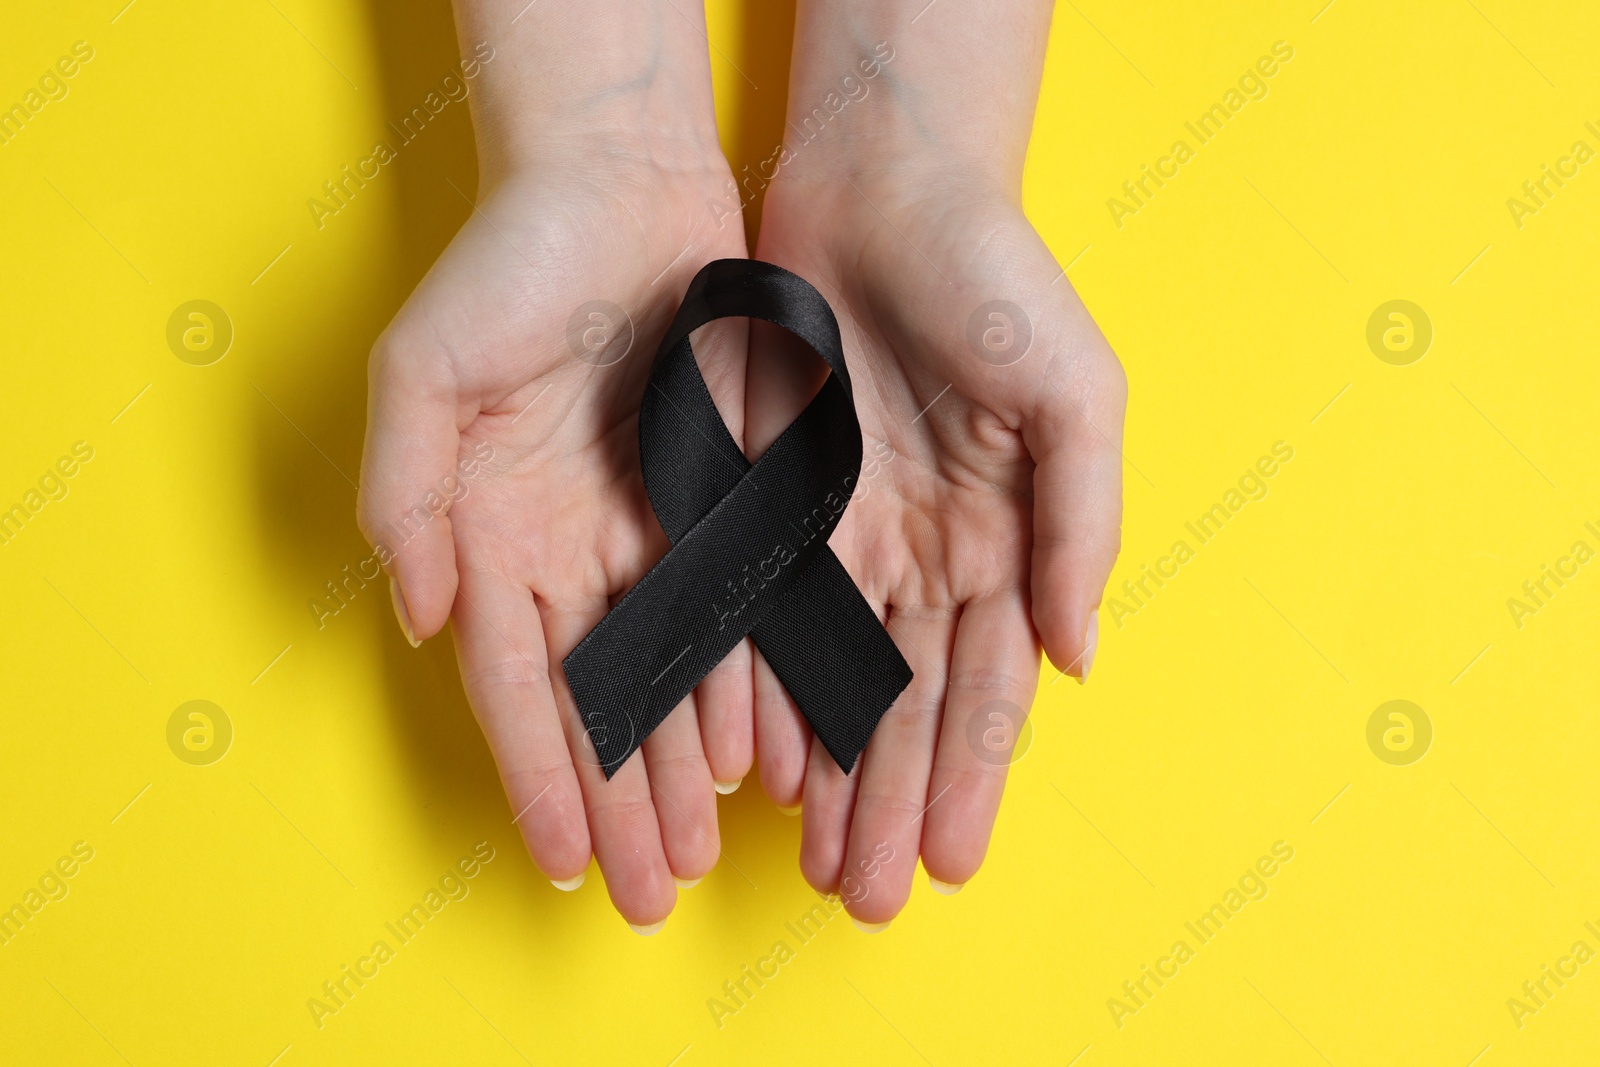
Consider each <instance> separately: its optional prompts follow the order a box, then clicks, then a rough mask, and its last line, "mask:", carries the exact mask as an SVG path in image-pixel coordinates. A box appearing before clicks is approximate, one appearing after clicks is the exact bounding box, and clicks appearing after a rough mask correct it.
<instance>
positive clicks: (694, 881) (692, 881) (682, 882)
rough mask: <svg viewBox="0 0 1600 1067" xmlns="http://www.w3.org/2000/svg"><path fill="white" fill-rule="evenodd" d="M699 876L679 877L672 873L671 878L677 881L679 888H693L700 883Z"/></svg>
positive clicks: (702, 876)
mask: <svg viewBox="0 0 1600 1067" xmlns="http://www.w3.org/2000/svg"><path fill="white" fill-rule="evenodd" d="M704 877H705V875H701V876H700V878H704ZM700 878H679V877H678V876H677V875H673V877H672V880H673V881H674V882H677V883H678V888H679V889H693V888H694V887H695V886H697V885H699V884H700Z"/></svg>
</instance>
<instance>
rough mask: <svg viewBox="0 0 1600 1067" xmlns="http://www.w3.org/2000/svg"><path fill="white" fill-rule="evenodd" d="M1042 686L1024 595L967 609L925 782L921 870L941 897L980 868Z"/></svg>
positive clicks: (1006, 595)
mask: <svg viewBox="0 0 1600 1067" xmlns="http://www.w3.org/2000/svg"><path fill="white" fill-rule="evenodd" d="M1038 685H1039V645H1038V641H1037V639H1036V638H1035V637H1034V631H1033V625H1032V623H1031V622H1030V621H1029V619H1028V606H1027V601H1026V598H1025V597H1024V596H1023V594H1022V591H1021V590H1020V589H1018V590H1009V591H1005V592H1000V593H996V594H994V595H991V596H988V597H984V598H983V599H981V600H975V601H973V602H971V603H969V604H968V605H966V607H964V608H963V609H962V611H961V623H960V625H959V626H958V627H957V628H956V642H955V650H954V652H953V653H952V654H951V657H950V688H949V689H948V690H947V691H946V693H945V699H944V720H943V723H942V725H941V726H940V729H939V748H938V753H937V755H936V756H935V757H934V763H933V777H932V778H931V780H930V781H929V782H928V796H929V799H933V798H935V797H936V798H938V799H937V802H936V803H934V804H933V806H932V807H930V808H929V809H928V814H927V815H926V816H924V818H923V828H922V865H923V866H924V867H925V868H927V871H928V877H929V879H930V880H932V882H933V887H934V888H935V889H937V890H939V891H940V892H943V893H954V892H956V891H957V890H958V889H960V888H961V887H962V886H963V885H965V884H966V883H967V881H968V880H969V879H971V877H972V876H973V875H974V874H976V873H978V868H979V866H981V865H982V863H983V857H984V854H985V853H986V852H987V851H988V848H989V837H990V834H991V833H992V832H993V830H994V820H995V815H996V813H998V812H999V810H1000V795H1001V793H1002V792H1004V790H1005V784H1006V771H1007V769H1008V768H1009V766H1010V765H1011V763H1012V762H1013V760H1014V757H1015V752H1016V742H1017V738H1018V735H1019V733H1020V732H1021V730H1022V725H1023V723H1024V721H1026V718H1027V715H1028V708H1029V706H1030V705H1031V704H1032V703H1033V695H1034V691H1035V690H1036V689H1037V688H1038Z"/></svg>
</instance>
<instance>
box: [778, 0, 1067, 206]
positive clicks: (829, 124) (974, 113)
mask: <svg viewBox="0 0 1600 1067" xmlns="http://www.w3.org/2000/svg"><path fill="white" fill-rule="evenodd" d="M1051 8H1052V4H1051V2H1050V0H935V2H934V3H932V4H931V5H930V4H929V3H928V0H800V4H799V9H798V12H797V16H796V23H795V48H794V59H793V67H792V71H791V75H790V83H789V125H788V126H787V127H786V130H785V134H786V138H787V147H788V148H789V150H790V154H791V156H792V157H793V158H792V164H793V174H794V176H796V177H799V178H801V179H802V180H804V179H808V178H809V179H815V180H830V179H831V180H838V179H840V178H841V177H851V178H852V179H853V178H854V177H855V176H856V175H869V176H870V175H878V176H882V175H883V174H884V173H885V172H889V173H895V174H904V173H908V172H915V173H918V174H923V173H926V172H927V171H928V170H929V169H930V168H931V169H935V170H937V171H939V172H941V173H942V174H944V175H946V176H955V177H957V178H960V177H970V178H974V179H978V180H984V181H999V182H1002V183H1003V184H1004V186H1005V187H1006V188H1010V189H1015V188H1017V187H1019V186H1020V184H1021V176H1022V165H1023V160H1024V158H1025V156H1026V154H1027V148H1028V138H1029V134H1030V132H1031V130H1032V125H1033V111H1034V105H1035V102H1036V100H1037V97H1038V92H1039V78H1040V74H1041V71H1042V69H1043V65H1044V53H1045V45H1046V42H1047V39H1048V37H1049V32H1050V15H1051ZM830 94H833V95H832V96H831V97H830ZM841 99H843V100H845V101H847V103H845V105H844V106H843V107H842V108H841V109H840V110H839V111H838V112H837V113H836V114H835V113H834V112H833V110H832V109H833V107H836V106H838V102H839V100H841ZM819 113H820V114H819ZM821 115H827V116H828V121H826V123H824V122H823V121H821Z"/></svg>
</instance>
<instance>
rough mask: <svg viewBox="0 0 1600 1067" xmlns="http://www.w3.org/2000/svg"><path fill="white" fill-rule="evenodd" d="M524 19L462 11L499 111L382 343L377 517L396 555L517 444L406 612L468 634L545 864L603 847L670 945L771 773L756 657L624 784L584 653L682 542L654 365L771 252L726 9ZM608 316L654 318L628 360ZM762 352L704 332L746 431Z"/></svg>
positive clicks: (369, 443)
mask: <svg viewBox="0 0 1600 1067" xmlns="http://www.w3.org/2000/svg"><path fill="white" fill-rule="evenodd" d="M524 6H525V0H524V3H516V4H502V3H491V2H483V3H478V2H470V3H469V2H463V3H461V4H459V5H458V9H457V29H458V34H459V39H460V40H461V41H464V42H468V45H467V47H466V48H464V51H470V48H471V45H472V44H474V43H476V42H478V41H489V42H491V43H493V45H494V47H495V49H496V58H495V59H494V61H493V62H492V63H490V64H488V65H487V66H485V67H484V68H483V72H482V75H481V77H480V79H479V82H480V84H479V85H477V86H476V87H475V89H476V91H475V93H474V95H473V96H472V97H471V100H472V107H473V119H474V125H475V128H476V130H477V132H478V139H479V173H480V185H479V190H478V197H477V206H476V208H475V210H474V212H473V215H472V218H471V219H470V220H469V221H468V222H467V224H466V225H465V226H464V227H463V228H462V230H461V232H460V234H459V235H458V236H457V237H456V238H455V239H454V241H452V242H451V244H450V246H449V247H448V248H447V249H446V250H445V252H444V254H443V255H442V256H441V257H440V259H439V261H438V263H436V264H435V265H434V267H433V268H432V269H431V270H430V271H429V273H428V275H427V276H426V277H425V278H424V279H423V281H422V282H421V284H420V285H419V286H418V287H417V289H416V291H415V293H413V294H412V296H411V297H410V299H409V300H407V302H406V304H405V305H404V307H402V308H401V310H400V312H399V313H398V314H397V315H396V316H395V319H394V321H393V322H392V323H391V324H390V325H389V327H388V328H387V329H386V330H385V331H384V334H383V336H382V337H380V338H379V340H378V342H377V344H376V345H375V346H374V349H373V353H372V359H371V363H370V375H369V378H370V389H369V398H368V411H369V417H368V428H367V440H366V447H365V450H364V454H363V458H362V477H361V492H360V501H359V507H358V511H359V518H360V521H361V525H362V528H363V531H364V532H365V533H366V535H367V537H368V539H369V540H371V541H373V542H375V543H381V542H383V541H385V540H386V539H391V540H392V538H390V535H389V533H388V531H389V530H390V529H391V528H392V527H391V524H393V523H394V522H396V521H397V520H398V519H399V518H400V517H401V516H403V515H405V514H406V513H407V512H408V511H409V510H410V509H411V508H412V507H413V506H414V505H416V504H418V503H419V502H421V501H423V500H424V499H425V498H426V495H427V493H428V491H429V490H430V489H432V488H434V487H435V486H438V485H439V484H440V482H441V480H442V479H444V478H445V477H447V476H448V475H449V474H451V473H452V470H453V468H454V466H455V465H456V464H457V462H458V460H459V459H461V458H465V457H469V456H472V455H474V454H478V455H481V454H483V450H484V449H485V447H487V448H492V450H493V458H492V459H491V460H490V461H489V462H487V463H486V464H485V465H484V467H483V469H482V470H481V471H480V472H479V473H478V474H477V476H476V477H474V478H472V479H470V481H469V482H468V483H467V484H468V491H467V493H466V495H465V496H464V497H462V498H461V499H459V500H456V501H453V502H452V504H451V506H450V508H449V511H448V513H447V514H446V515H444V516H443V517H441V518H438V519H436V520H434V521H432V522H431V523H428V524H427V525H426V526H425V527H424V528H423V531H422V533H421V534H419V535H417V536H414V537H412V538H411V539H410V540H409V541H407V542H406V543H405V544H404V546H403V547H399V548H397V550H396V551H395V553H394V556H393V558H392V559H390V560H389V561H388V563H387V564H386V569H387V570H388V572H389V574H390V575H391V577H392V578H393V579H394V580H395V589H396V594H395V596H396V600H395V604H396V613H397V615H398V616H399V617H400V619H401V625H402V628H403V629H407V630H408V636H413V637H414V638H415V639H426V638H428V637H431V636H432V635H434V634H436V633H437V632H438V631H439V630H440V629H441V628H442V627H443V626H444V624H445V622H446V620H447V619H448V620H449V621H451V622H452V623H453V624H454V625H453V627H452V631H453V634H454V637H455V643H456V651H457V656H458V658H459V661H460V664H461V675H462V681H463V683H464V684H465V687H466V691H467V696H468V698H469V699H470V701H471V703H472V706H473V709H474V711H475V713H476V715H477V718H478V720H479V723H480V725H481V726H482V728H483V732H484V736H485V737H486V738H487V739H488V742H489V746H490V748H491V750H492V751H493V753H494V757H495V761H496V764H497V765H498V767H499V771H500V777H501V780H502V783H503V784H504V786H505V790H506V795H507V798H508V800H509V801H510V805H511V809H512V813H513V814H514V815H519V816H520V817H519V818H518V819H517V825H518V827H519V828H520V829H521V832H522V836H523V840H524V841H525V842H526V844H527V847H528V851H529V853H530V855H531V856H532V857H533V859H534V861H535V862H536V863H537V864H538V866H539V868H540V870H542V871H543V872H544V873H545V875H546V876H547V877H549V878H551V879H552V880H553V881H556V882H558V883H559V882H564V881H569V880H570V879H573V878H575V877H578V876H581V875H582V874H583V872H584V870H585V869H586V868H587V867H588V864H589V859H590V856H591V853H592V854H593V855H594V857H595V858H596V859H597V860H598V862H599V865H600V869H601V871H602V872H603V873H604V875H605V882H606V888H607V890H608V891H609V893H610V895H611V899H612V901H613V903H614V904H615V906H616V908H617V910H618V912H620V913H621V914H622V916H623V917H624V918H625V919H626V920H627V921H628V922H629V923H631V924H633V925H635V926H636V927H642V928H645V929H649V928H650V927H651V926H653V925H654V924H656V923H659V922H661V921H662V920H664V919H665V918H666V917H667V915H668V914H669V913H670V912H671V910H672V908H673V906H674V904H675V903H676V900H677V885H676V884H675V882H674V880H675V879H679V880H683V881H693V880H695V879H698V878H700V877H701V876H703V875H704V874H705V873H706V872H707V871H709V870H710V869H711V867H712V866H713V865H714V864H715V863H716V861H717V859H718V855H719V851H718V850H719V839H718V834H717V819H716V803H715V800H716V793H715V792H714V791H713V787H712V783H713V781H714V780H715V781H722V782H737V781H739V780H740V779H742V778H743V777H744V776H745V774H746V773H747V771H748V769H749V767H750V764H751V760H752V754H751V688H750V687H751V682H750V674H751V667H750V655H751V654H750V647H749V645H748V643H746V644H745V645H744V646H742V647H741V648H740V649H739V650H736V652H735V653H734V654H733V655H731V656H729V657H728V659H726V660H725V661H724V662H723V663H722V665H721V666H719V667H718V668H717V670H716V671H714V672H713V673H712V675H710V676H709V677H708V678H707V679H706V680H705V681H704V682H703V683H702V684H701V686H700V687H699V689H698V690H697V691H696V693H695V694H693V695H691V696H690V697H689V698H688V699H686V700H685V701H684V703H683V704H682V705H681V706H680V707H679V708H678V709H677V710H676V711H674V713H673V714H672V715H671V716H669V717H668V719H667V720H666V721H665V722H664V723H663V724H662V725H661V726H660V727H658V728H657V729H656V730H655V731H654V732H653V733H652V734H651V735H650V737H649V738H648V739H647V740H646V741H645V744H644V747H643V749H642V751H641V752H640V753H636V754H635V755H634V757H632V758H631V759H630V760H629V761H628V762H627V763H626V764H624V765H623V766H622V767H621V768H620V769H619V770H618V771H617V774H616V776H615V777H614V779H613V780H612V781H610V782H606V781H605V779H604V775H603V774H602V773H601V771H600V768H599V767H598V766H597V763H596V759H595V756H594V752H593V748H592V746H591V745H590V744H589V742H588V739H587V737H586V735H585V734H584V732H583V730H582V728H581V724H580V723H579V721H578V718H577V714H576V711H575V709H574V706H573V703H572V699H571V694H570V693H569V691H568V690H567V686H566V682H565V677H564V675H563V674H562V671H561V660H562V658H563V657H565V656H566V654H567V653H568V652H569V651H571V649H572V648H573V646H575V645H576V644H577V643H578V641H579V640H580V639H581V638H582V637H583V636H584V635H585V634H586V633H587V632H588V631H589V630H590V629H591V628H592V627H593V626H594V624H595V623H597V622H598V621H599V620H600V619H601V617H602V616H604V615H605V613H606V611H607V610H608V609H609V607H610V605H611V603H612V602H613V601H614V600H615V599H617V598H618V597H620V596H621V594H622V593H623V592H625V591H626V590H627V589H628V588H629V587H630V586H632V585H633V583H634V582H636V581H638V579H639V578H640V577H641V576H642V575H643V574H644V573H645V571H646V570H647V569H648V568H649V567H650V565H651V564H653V563H654V562H655V561H656V560H657V559H659V558H660V557H661V555H662V554H664V553H665V551H666V549H667V547H668V545H667V541H666V538H665V536H664V535H663V534H662V532H661V530H660V527H659V526H658V525H657V523H656V519H655V516H654V514H653V513H652V512H651V511H650V508H649V502H648V500H647V499H646V497H645V494H644V486H643V481H642V478H641V476H640V474H639V470H638V421H637V419H638V409H639V399H640V397H641V396H642V395H643V391H644V387H645V379H646V376H647V374H648V371H649V364H650V356H651V355H652V354H653V353H654V349H655V346H656V344H657V342H658V341H659V339H660V336H661V334H662V333H663V332H665V329H666V326H667V324H668V321H669V320H670V317H671V314H672V312H673V311H674V309H675V307H676V304H677V301H678V299H679V298H680V297H681V295H682V293H683V291H684V290H685V289H686V288H687V286H688V283H689V280H690V279H691V278H692V277H693V275H694V273H695V272H696V271H697V270H698V269H699V267H700V266H701V265H702V264H703V263H705V262H707V261H708V260H711V259H717V258H722V257H727V256H734V257H739V256H743V255H744V254H745V251H746V250H745V243H744V236H743V230H742V228H741V227H740V226H739V225H738V215H737V214H734V216H733V219H732V222H731V224H728V225H724V226H721V227H719V226H717V225H716V220H715V216H714V215H713V213H712V212H711V211H710V210H709V209H708V206H707V205H708V204H709V203H711V202H713V201H717V200H720V199H722V198H724V197H725V196H726V195H727V186H728V183H729V182H730V180H731V176H730V174H729V172H728V167H727V163H726V162H725V161H724V160H723V157H722V155H721V152H720V150H719V149H718V147H717V141H716V130H715V124H714V114H713V111H712V100H711V91H710V75H709V70H708V69H707V68H708V59H707V52H706V47H705V39H704V37H703V36H702V32H703V29H704V27H703V25H702V24H701V23H700V22H699V21H698V20H699V19H700V16H699V13H697V12H696V13H694V14H693V15H692V16H690V18H692V19H694V20H695V21H690V20H689V18H685V17H684V16H682V15H680V14H678V13H677V12H676V11H675V10H674V9H672V8H671V7H670V6H668V4H667V3H666V0H659V2H657V0H612V2H608V3H607V4H606V5H602V10H603V12H604V15H603V18H604V19H607V20H612V22H613V25H612V27H611V28H610V29H607V28H606V27H605V26H600V25H597V19H598V18H600V17H601V16H594V17H591V16H587V15H586V17H585V19H584V20H581V22H578V21H574V20H572V19H570V18H567V17H566V16H565V15H564V14H563V13H562V11H561V9H560V5H551V4H546V5H536V6H534V7H532V8H529V9H527V11H526V12H525V13H524V14H523V15H522V17H521V18H520V19H517V20H516V21H515V22H513V21H512V20H513V19H514V18H516V16H517V13H518V11H519V10H521V9H522V8H523V7H524ZM533 116H538V119H537V121H535V120H534V118H533ZM735 206H737V205H735ZM597 299H599V300H607V301H611V302H612V303H614V304H616V305H619V306H620V307H622V308H623V309H625V310H626V311H627V313H628V314H629V316H630V317H631V318H632V321H633V323H634V327H635V338H634V342H633V346H632V348H631V349H630V350H629V351H628V353H627V355H626V356H625V357H623V358H621V359H620V360H618V361H616V362H615V363H614V364H612V365H610V366H605V367H597V366H595V365H593V362H586V361H584V360H582V359H579V358H577V357H576V356H575V355H574V353H573V351H572V348H571V344H570V341H569V321H570V320H571V317H572V315H573V313H574V311H575V310H576V309H578V308H579V306H580V305H582V304H584V303H585V302H587V301H590V300H597ZM600 330H601V332H600V334H598V335H593V336H598V337H601V338H603V337H604V336H605V332H604V326H603V325H602V326H601V327H600ZM579 334H580V339H581V337H582V331H579ZM745 334H746V331H745V329H744V327H743V324H742V323H728V324H713V325H712V326H710V327H708V328H707V330H706V331H705V332H704V334H703V335H702V336H700V337H697V339H696V340H697V347H698V350H699V353H700V359H701V365H702V367H703V373H704V375H705V378H706V380H707V383H708V385H709V386H710V387H711V390H712V393H713V396H714V397H715V398H716V399H717V401H718V403H719V407H720V408H721V410H722V411H723V412H724V414H725V421H727V423H728V425H729V428H730V430H731V431H732V432H733V433H734V435H735V437H736V439H737V438H738V437H739V435H740V434H741V433H742V422H743V390H744V349H745ZM600 351H601V352H603V353H604V355H603V356H602V357H601V358H599V359H598V360H596V361H597V362H607V363H609V362H611V359H612V356H613V355H614V354H615V353H614V352H612V351H611V350H609V349H605V348H601V349H600ZM475 450H476V451H475ZM530 805H531V806H530Z"/></svg>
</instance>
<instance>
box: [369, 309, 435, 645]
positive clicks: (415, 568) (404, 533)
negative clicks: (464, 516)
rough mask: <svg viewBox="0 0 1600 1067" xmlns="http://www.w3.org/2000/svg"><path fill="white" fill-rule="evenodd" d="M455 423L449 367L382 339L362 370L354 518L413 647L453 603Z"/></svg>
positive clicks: (423, 351) (422, 351) (429, 351)
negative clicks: (363, 418) (363, 419)
mask: <svg viewBox="0 0 1600 1067" xmlns="http://www.w3.org/2000/svg"><path fill="white" fill-rule="evenodd" d="M455 416H456V386H455V381H454V378H453V375H452V373H451V370H450V361H449V360H448V359H445V358H443V357H442V355H441V354H440V353H439V352H438V351H437V350H436V349H434V348H432V347H430V346H413V345H410V344H408V343H407V342H406V341H404V340H402V339H397V338H395V337H392V336H391V335H390V333H388V332H386V333H385V334H384V336H382V337H380V338H379V339H378V343H377V344H376V345H375V346H374V347H373V350H372V359H371V362H370V363H369V365H368V374H367V437H366V444H365V446H364V447H363V449H362V453H361V487H360V489H359V491H358V493H357V498H356V517H357V521H358V522H359V523H360V526H361V532H362V534H363V535H364V536H365V537H366V539H367V541H368V543H370V544H371V545H372V546H373V549H374V550H375V552H376V554H377V557H378V562H379V563H381V564H382V565H383V569H384V570H385V571H387V572H388V574H389V581H390V591H391V593H392V594H393V598H394V609H395V616H396V618H397V619H398V620H399V622H400V628H401V629H402V630H403V631H404V632H405V635H406V639H407V640H409V641H410V642H411V644H412V646H413V647H415V646H416V645H418V644H419V643H421V642H422V641H423V640H424V639H426V638H429V637H432V636H433V635H434V634H436V633H438V632H439V630H440V629H441V628H442V627H443V626H444V624H445V620H446V619H448V618H449V617H450V607H451V605H452V604H453V603H454V602H455V595H456V557H455V546H454V541H453V539H452V536H451V527H450V516H449V514H448V511H449V507H450V502H451V499H452V496H453V495H454V494H455V493H458V492H459V486H460V480H459V477H458V475H457V473H456V469H455V465H456V452H457V450H458V449H459V447H460V439H461V437H460V433H459V432H458V430H457V429H456V422H455Z"/></svg>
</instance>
